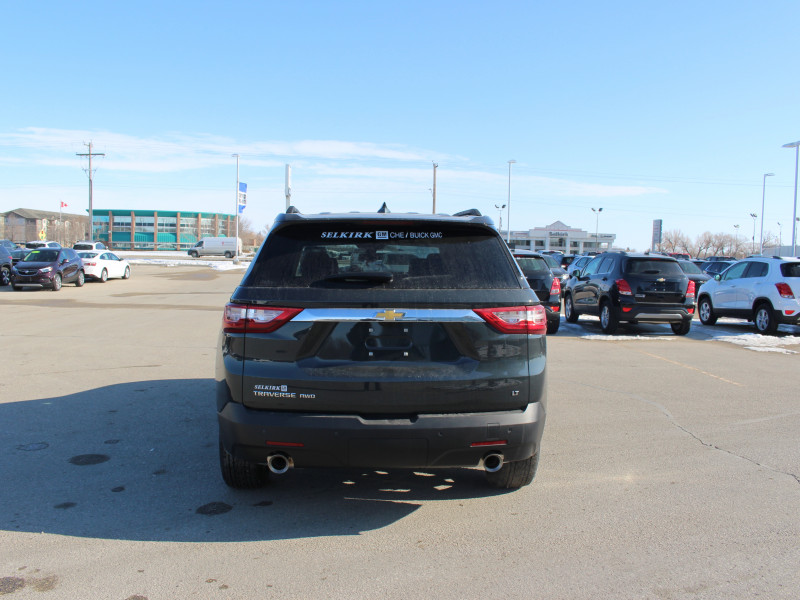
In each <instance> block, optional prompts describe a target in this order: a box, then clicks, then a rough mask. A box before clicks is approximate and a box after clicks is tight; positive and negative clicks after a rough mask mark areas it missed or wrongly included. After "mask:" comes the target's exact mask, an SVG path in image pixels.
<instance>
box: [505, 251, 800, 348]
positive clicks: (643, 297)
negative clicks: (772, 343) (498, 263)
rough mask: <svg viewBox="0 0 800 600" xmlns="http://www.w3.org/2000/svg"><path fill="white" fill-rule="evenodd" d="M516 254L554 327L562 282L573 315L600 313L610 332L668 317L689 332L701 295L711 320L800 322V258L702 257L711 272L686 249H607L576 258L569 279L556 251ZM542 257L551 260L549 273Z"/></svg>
mask: <svg viewBox="0 0 800 600" xmlns="http://www.w3.org/2000/svg"><path fill="white" fill-rule="evenodd" d="M513 254H514V257H515V258H516V259H517V262H518V263H519V265H520V268H521V270H522V272H523V274H524V275H525V277H526V279H527V280H528V284H529V285H530V286H531V288H532V289H533V290H534V291H535V292H536V294H537V296H538V297H539V300H540V302H541V303H542V304H543V305H544V306H545V309H546V311H547V318H548V326H547V333H551V334H552V333H556V332H557V331H558V328H559V325H558V321H559V320H560V315H559V309H560V305H559V304H558V303H557V301H556V293H557V292H556V288H557V287H560V295H561V297H562V298H563V301H564V318H565V319H566V321H567V322H569V323H575V322H577V320H578V318H579V317H580V315H582V314H588V315H594V316H597V317H599V318H600V326H601V328H602V330H603V331H604V332H605V333H608V334H612V333H614V332H615V331H616V330H617V327H618V326H619V324H620V323H622V322H627V323H669V324H670V325H671V327H672V330H673V331H674V332H675V333H676V334H678V335H685V334H686V333H688V332H689V330H690V328H691V322H692V316H693V314H694V311H695V301H696V303H697V304H696V308H697V311H698V313H699V315H698V316H699V318H700V321H701V323H703V324H704V325H713V324H714V323H716V321H717V319H718V318H719V317H734V318H740V319H745V320H748V321H751V322H752V323H753V324H754V326H755V328H756V330H757V331H758V332H759V333H762V334H774V333H775V332H776V331H777V328H778V325H780V324H782V323H783V324H790V325H800V279H799V278H800V258H781V257H764V256H753V257H749V258H746V259H743V260H739V261H736V260H732V259H731V257H727V256H718V257H716V256H715V257H711V259H710V260H708V261H705V262H704V263H703V266H705V267H707V268H706V271H707V272H704V270H703V268H702V267H701V266H700V265H698V264H697V261H694V260H691V259H686V258H683V257H682V256H680V257H679V256H669V255H667V254H662V253H650V254H634V253H625V252H606V253H602V254H597V255H586V256H577V257H574V258H573V259H572V260H571V262H570V264H569V274H568V275H567V276H566V278H564V279H562V278H560V277H559V276H558V271H557V270H555V269H553V268H552V258H553V254H552V253H551V254H545V253H537V252H531V251H526V250H515V251H513ZM548 259H549V260H548ZM543 263H548V265H549V266H550V269H549V272H548V271H547V269H546V268H545V265H544V264H543ZM796 292H797V293H796Z"/></svg>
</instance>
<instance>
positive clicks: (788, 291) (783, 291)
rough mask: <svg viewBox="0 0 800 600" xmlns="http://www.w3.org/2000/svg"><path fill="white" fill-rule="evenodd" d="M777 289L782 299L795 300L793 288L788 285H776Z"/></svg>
mask: <svg viewBox="0 0 800 600" xmlns="http://www.w3.org/2000/svg"><path fill="white" fill-rule="evenodd" d="M775 287H776V288H778V293H779V294H780V295H781V298H794V294H793V293H792V288H790V287H789V284H788V283H783V282H781V283H776V284H775Z"/></svg>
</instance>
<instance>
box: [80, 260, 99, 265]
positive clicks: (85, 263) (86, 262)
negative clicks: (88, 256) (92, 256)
mask: <svg viewBox="0 0 800 600" xmlns="http://www.w3.org/2000/svg"><path fill="white" fill-rule="evenodd" d="M83 264H84V265H86V266H87V267H93V266H95V265H96V264H97V263H94V262H89V261H86V260H85V261H83Z"/></svg>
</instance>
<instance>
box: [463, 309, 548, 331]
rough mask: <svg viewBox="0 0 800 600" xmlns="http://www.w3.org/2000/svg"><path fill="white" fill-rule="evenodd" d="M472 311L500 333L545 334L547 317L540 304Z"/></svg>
mask: <svg viewBox="0 0 800 600" xmlns="http://www.w3.org/2000/svg"><path fill="white" fill-rule="evenodd" d="M473 310H474V311H475V312H476V313H477V314H478V315H479V316H480V317H481V318H482V319H484V320H485V321H486V322H487V323H489V325H491V326H492V327H494V328H495V329H497V330H498V331H499V332H500V333H541V334H544V333H546V332H547V316H546V314H545V311H544V306H542V305H541V304H537V305H535V306H510V307H503V308H475V309H473Z"/></svg>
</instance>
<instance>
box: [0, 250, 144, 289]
mask: <svg viewBox="0 0 800 600" xmlns="http://www.w3.org/2000/svg"><path fill="white" fill-rule="evenodd" d="M130 275H131V268H130V265H129V264H128V261H126V260H125V259H123V258H120V257H119V256H117V255H116V254H114V253H113V252H108V251H96V250H95V251H82V252H80V253H79V252H76V251H75V250H74V249H73V248H62V247H61V246H58V247H50V246H47V245H44V246H40V247H36V248H25V249H20V250H13V251H11V252H9V251H8V249H7V248H6V247H4V246H0V284H1V285H3V286H6V285H9V284H11V286H12V287H13V289H15V290H21V289H25V288H49V289H51V290H53V291H56V292H57V291H58V290H60V289H61V287H62V286H63V285H64V284H65V283H74V284H75V286H76V287H81V286H82V285H83V284H84V282H85V281H86V279H87V278H90V279H96V280H98V281H101V282H105V281H107V280H108V278H109V277H120V278H122V279H128V278H129V277H130Z"/></svg>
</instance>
